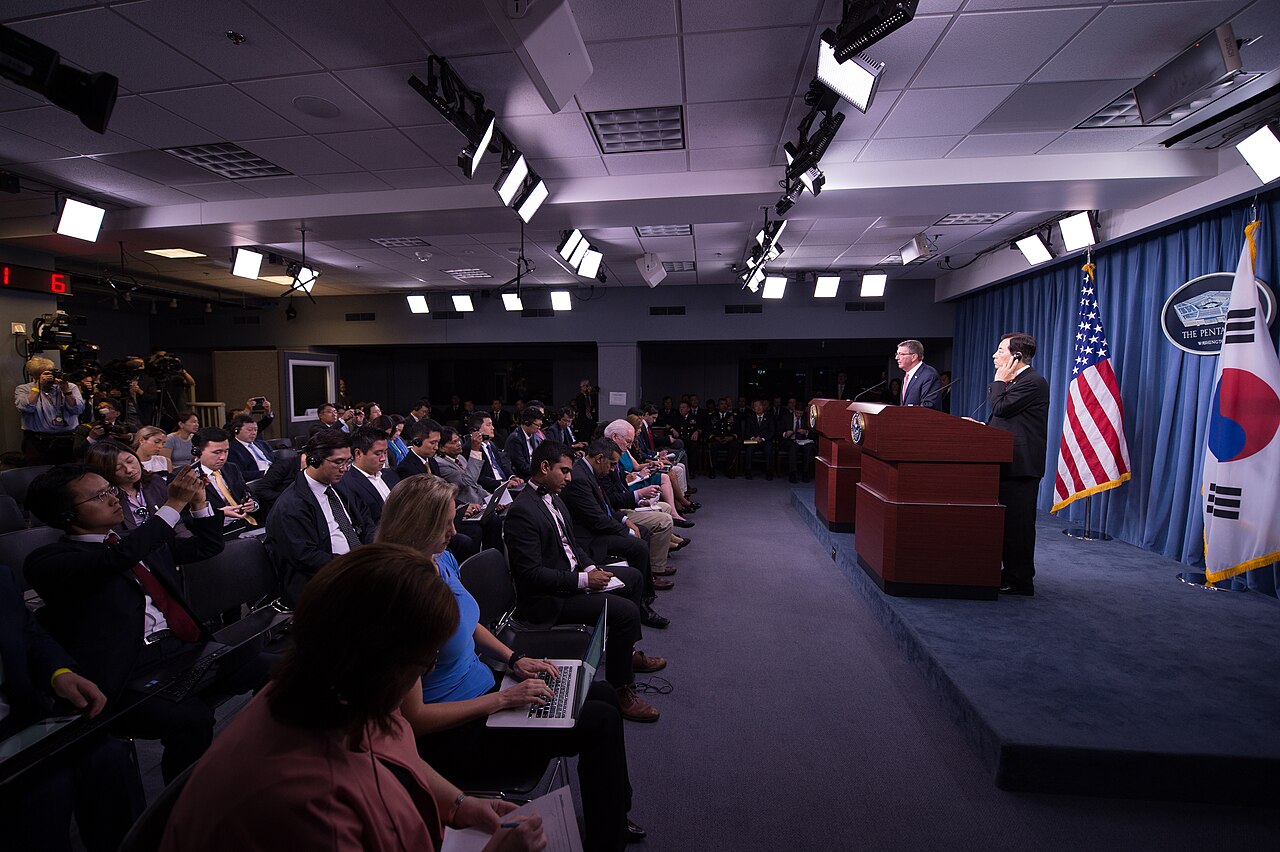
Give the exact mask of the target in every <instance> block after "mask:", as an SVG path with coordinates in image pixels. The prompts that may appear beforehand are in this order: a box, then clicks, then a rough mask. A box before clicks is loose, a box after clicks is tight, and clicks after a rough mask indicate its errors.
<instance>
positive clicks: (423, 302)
mask: <svg viewBox="0 0 1280 852" xmlns="http://www.w3.org/2000/svg"><path fill="white" fill-rule="evenodd" d="M404 298H405V301H406V302H408V303H409V311H410V312H411V313H415V314H429V313H431V309H430V308H429V307H427V297H426V296H405V297H404Z"/></svg>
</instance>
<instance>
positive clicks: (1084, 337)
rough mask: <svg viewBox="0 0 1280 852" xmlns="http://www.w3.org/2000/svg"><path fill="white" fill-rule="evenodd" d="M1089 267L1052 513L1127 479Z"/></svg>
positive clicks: (1120, 418) (1118, 409)
mask: <svg viewBox="0 0 1280 852" xmlns="http://www.w3.org/2000/svg"><path fill="white" fill-rule="evenodd" d="M1093 271H1094V266H1093V264H1092V263H1090V264H1086V265H1085V267H1084V277H1083V279H1082V280H1081V282H1080V312H1079V316H1078V317H1077V319H1076V342H1075V352H1074V358H1073V360H1072V364H1071V385H1070V387H1069V388H1068V391H1067V412H1066V416H1065V417H1064V418H1063V421H1062V443H1061V444H1060V445H1059V446H1058V478H1057V482H1056V483H1055V484H1054V488H1053V500H1054V503H1053V510H1052V511H1054V512H1056V511H1058V510H1059V509H1062V508H1064V507H1066V506H1069V505H1070V504H1071V503H1072V502H1074V501H1076V500H1079V499H1080V498H1081V497H1088V496H1089V495H1090V494H1097V493H1098V492H1100V491H1106V490H1107V489H1108V488H1115V487H1116V486H1117V485H1119V484H1120V483H1122V482H1124V481H1125V480H1127V479H1128V478H1129V446H1128V444H1126V443H1125V440H1124V406H1123V405H1122V403H1121V402H1120V385H1119V383H1118V382H1116V374H1115V372H1114V371H1113V370H1112V369H1111V349H1110V347H1109V346H1108V344H1107V333H1106V331H1104V330H1103V328H1102V315H1101V313H1099V311H1098V294H1097V288H1096V284H1095V281H1094V277H1093Z"/></svg>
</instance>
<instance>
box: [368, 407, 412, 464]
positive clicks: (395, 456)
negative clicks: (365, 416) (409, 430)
mask: <svg viewBox="0 0 1280 852" xmlns="http://www.w3.org/2000/svg"><path fill="white" fill-rule="evenodd" d="M369 422H370V423H371V424H372V425H373V426H374V428H376V429H381V430H382V431H383V432H386V433H387V435H388V436H389V437H388V438H387V451H388V452H389V453H390V454H391V458H390V459H389V460H388V462H387V467H395V466H396V465H398V464H400V462H402V461H404V457H405V456H407V455H409V448H408V447H407V446H406V445H405V443H404V439H403V438H401V437H400V433H401V432H403V431H404V418H403V417H401V416H400V415H399V414H389V415H388V414H384V415H382V416H381V417H378V418H377V419H375V420H371V421H369Z"/></svg>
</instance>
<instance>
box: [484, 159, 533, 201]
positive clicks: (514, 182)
mask: <svg viewBox="0 0 1280 852" xmlns="http://www.w3.org/2000/svg"><path fill="white" fill-rule="evenodd" d="M528 175H529V163H528V162H527V161H526V160H525V158H524V154H521V155H520V156H519V157H517V158H516V161H515V162H514V163H512V164H511V168H509V169H507V170H506V171H504V172H503V173H502V175H501V176H500V177H499V178H498V182H497V183H495V184H494V185H493V188H494V190H495V191H496V192H497V193H498V197H499V198H501V199H502V203H503V204H505V205H507V206H508V207H510V206H511V202H512V201H513V200H514V199H515V197H516V193H517V192H519V191H520V185H521V184H523V183H524V179H525V178H526V177H527V176H528Z"/></svg>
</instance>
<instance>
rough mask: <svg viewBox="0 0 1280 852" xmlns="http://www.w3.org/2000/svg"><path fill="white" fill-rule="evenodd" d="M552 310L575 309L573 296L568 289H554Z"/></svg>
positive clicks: (552, 292)
mask: <svg viewBox="0 0 1280 852" xmlns="http://www.w3.org/2000/svg"><path fill="white" fill-rule="evenodd" d="M551 310H553V311H571V310H573V296H572V295H571V294H570V293H569V291H568V290H552V291H551Z"/></svg>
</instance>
